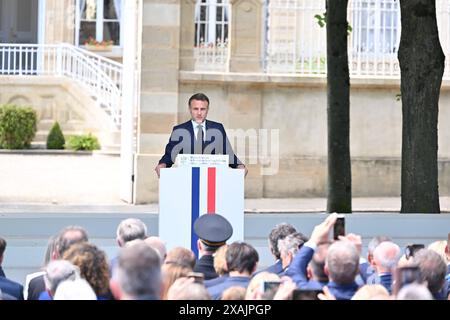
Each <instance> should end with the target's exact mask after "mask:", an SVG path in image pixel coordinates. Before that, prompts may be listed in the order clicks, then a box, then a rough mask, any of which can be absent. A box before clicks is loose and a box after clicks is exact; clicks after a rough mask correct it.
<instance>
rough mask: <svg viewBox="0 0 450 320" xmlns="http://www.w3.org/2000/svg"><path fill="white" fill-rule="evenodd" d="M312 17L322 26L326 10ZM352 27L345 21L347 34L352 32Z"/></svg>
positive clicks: (325, 18)
mask: <svg viewBox="0 0 450 320" xmlns="http://www.w3.org/2000/svg"><path fill="white" fill-rule="evenodd" d="M314 18H315V19H316V20H317V24H318V25H319V26H320V27H321V28H323V27H325V25H326V24H327V12H326V11H325V12H324V13H323V14H321V15H320V14H316V15H315V16H314ZM352 31H353V28H352V26H351V25H350V23H348V21H347V35H348V36H349V35H350V33H352Z"/></svg>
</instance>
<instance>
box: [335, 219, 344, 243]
mask: <svg viewBox="0 0 450 320" xmlns="http://www.w3.org/2000/svg"><path fill="white" fill-rule="evenodd" d="M339 236H345V216H344V215H343V214H340V215H338V218H337V219H336V223H335V224H334V228H333V239H334V240H339Z"/></svg>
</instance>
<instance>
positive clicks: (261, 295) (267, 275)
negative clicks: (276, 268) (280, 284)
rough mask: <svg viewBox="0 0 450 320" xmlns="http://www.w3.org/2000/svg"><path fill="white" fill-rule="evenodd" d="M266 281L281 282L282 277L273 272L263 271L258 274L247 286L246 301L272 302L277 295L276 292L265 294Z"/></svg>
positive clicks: (269, 291) (271, 291) (267, 291)
mask: <svg viewBox="0 0 450 320" xmlns="http://www.w3.org/2000/svg"><path fill="white" fill-rule="evenodd" d="M266 281H276V282H277V281H281V279H280V277H279V276H278V275H277V274H275V273H271V272H266V271H262V272H259V273H257V274H256V275H255V276H254V277H253V278H252V279H251V280H250V283H249V284H248V286H247V291H246V293H245V300H271V299H272V298H273V296H274V295H275V293H276V290H272V289H271V290H266V292H264V282H266Z"/></svg>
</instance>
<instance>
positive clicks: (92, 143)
mask: <svg viewBox="0 0 450 320" xmlns="http://www.w3.org/2000/svg"><path fill="white" fill-rule="evenodd" d="M67 148H68V149H72V150H75V151H79V150H88V151H92V150H98V149H100V143H99V142H98V139H97V137H95V136H93V135H92V134H90V133H89V134H88V135H77V136H70V137H69V139H68V142H67Z"/></svg>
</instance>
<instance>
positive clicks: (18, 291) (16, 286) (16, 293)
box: [0, 277, 23, 300]
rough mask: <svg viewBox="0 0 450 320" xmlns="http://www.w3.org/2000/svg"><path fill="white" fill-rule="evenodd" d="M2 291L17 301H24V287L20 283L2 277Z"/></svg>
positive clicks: (0, 286)
mask: <svg viewBox="0 0 450 320" xmlns="http://www.w3.org/2000/svg"><path fill="white" fill-rule="evenodd" d="M0 290H1V291H2V292H4V293H6V294H9V295H10V296H13V297H14V298H16V299H17V300H23V286H22V285H21V284H20V283H17V282H14V281H12V280H9V279H7V278H5V277H0Z"/></svg>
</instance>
